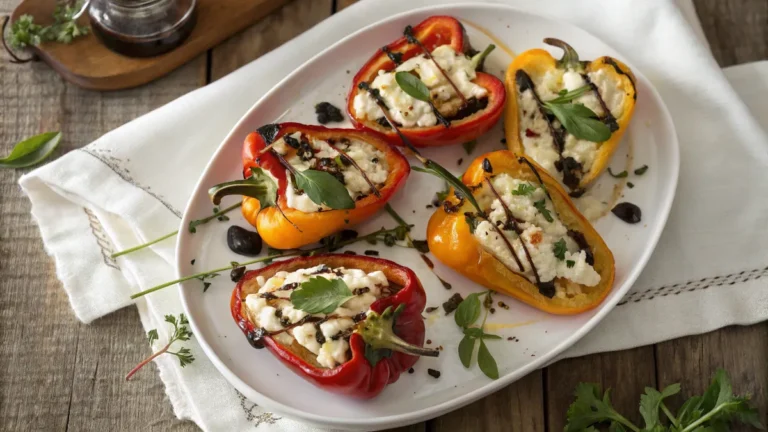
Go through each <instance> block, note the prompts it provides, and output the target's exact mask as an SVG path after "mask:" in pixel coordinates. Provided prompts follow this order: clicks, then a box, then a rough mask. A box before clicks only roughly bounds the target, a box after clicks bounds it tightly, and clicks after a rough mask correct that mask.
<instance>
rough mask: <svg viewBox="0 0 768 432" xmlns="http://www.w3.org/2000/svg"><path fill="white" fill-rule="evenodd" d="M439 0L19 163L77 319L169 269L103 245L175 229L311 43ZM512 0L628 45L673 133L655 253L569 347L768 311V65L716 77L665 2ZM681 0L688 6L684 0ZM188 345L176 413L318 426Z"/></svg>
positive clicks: (166, 302) (660, 336) (123, 301)
mask: <svg viewBox="0 0 768 432" xmlns="http://www.w3.org/2000/svg"><path fill="white" fill-rule="evenodd" d="M445 2H446V3H451V1H445ZM434 3H435V2H434V1H428V0H388V1H386V2H385V1H373V0H368V1H364V2H360V3H358V4H356V5H355V6H353V7H350V8H348V9H346V10H344V11H342V12H341V13H339V14H336V15H334V16H332V17H331V18H329V19H327V20H326V21H324V22H322V23H320V24H319V25H317V26H316V27H315V28H313V29H311V30H310V31H308V32H306V33H304V34H303V35H301V36H299V37H298V38H296V39H295V40H293V41H291V42H289V43H287V44H285V45H284V46H283V47H281V48H280V49H278V50H276V51H274V52H272V53H270V54H268V55H266V56H264V57H262V58H261V59H259V60H257V61H254V62H253V63H251V64H249V65H247V66H245V67H243V68H242V69H240V70H238V71H236V72H234V73H232V74H231V75H229V76H227V77H225V78H223V79H221V80H219V81H217V82H215V83H213V84H211V85H208V86H206V87H204V88H202V89H200V90H197V91H194V92H192V93H190V94H188V95H186V96H184V97H181V98H179V99H177V100H176V101H174V102H171V103H170V104H168V105H166V106H164V107H162V108H159V109H157V110H156V111H154V112H152V113H149V114H147V115H145V116H143V117H141V118H139V119H136V120H135V121H133V122H130V123H128V124H126V125H124V126H122V127H120V128H119V129H116V130H115V131H112V132H110V133H108V134H107V135H104V136H103V137H101V138H100V139H98V140H97V141H95V142H93V143H91V144H90V145H88V146H86V147H84V148H83V149H81V150H77V151H73V152H70V153H69V154H67V155H66V156H64V157H62V158H60V159H59V160H57V161H54V162H52V163H50V164H48V165H46V166H44V167H42V168H39V169H37V170H35V171H33V172H31V173H29V174H28V175H26V176H24V177H23V178H22V179H21V180H20V184H21V187H22V188H23V190H24V191H25V192H26V193H27V194H28V196H29V198H30V200H31V201H32V214H33V216H34V218H35V219H36V221H37V223H38V224H39V226H40V231H41V234H42V238H43V241H44V243H45V247H46V250H47V251H48V253H49V254H50V255H51V256H53V257H54V259H55V261H56V269H57V274H58V277H59V278H60V279H61V281H62V282H63V284H64V288H65V290H66V291H67V294H68V295H69V298H70V301H71V303H72V308H73V309H74V311H75V314H76V315H77V317H78V318H79V319H81V320H82V321H84V322H90V321H91V320H93V319H95V318H98V317H100V316H103V315H105V314H108V313H110V312H113V311H115V310H117V309H119V308H121V307H124V306H127V305H129V304H131V301H130V300H129V298H128V297H129V295H130V294H131V293H134V292H137V291H139V290H141V289H145V288H147V287H150V286H153V285H155V284H158V283H160V282H163V281H167V280H171V279H174V271H173V267H172V264H171V263H173V262H174V260H173V254H174V242H173V240H167V241H164V242H162V243H159V244H157V245H155V246H153V247H152V248H151V251H144V252H142V253H136V254H131V255H127V256H125V257H122V258H119V259H117V260H113V259H110V258H109V255H110V254H111V253H112V251H115V250H121V249H124V248H127V247H130V246H133V245H135V244H138V243H142V242H145V241H148V240H150V239H153V238H157V237H159V236H161V235H163V234H165V233H167V232H170V231H173V230H175V229H177V228H178V225H179V218H180V216H181V211H182V210H183V209H184V207H185V203H186V202H187V200H188V198H189V196H190V194H191V192H192V188H193V186H194V184H195V182H196V179H197V177H198V176H199V174H200V172H201V170H202V169H203V167H204V166H205V164H206V162H207V160H208V158H209V156H210V155H211V154H212V152H213V151H214V149H215V148H216V147H217V146H218V144H219V143H220V142H221V141H222V139H223V138H224V137H225V135H226V134H227V132H228V131H229V129H230V128H231V127H232V126H233V125H234V124H235V122H236V121H237V120H238V119H239V118H240V116H241V115H242V114H243V113H245V111H246V110H247V109H248V108H249V107H250V106H251V105H252V103H253V102H255V101H256V100H258V99H259V98H260V97H261V96H262V95H263V94H264V93H265V92H266V91H267V90H268V89H270V88H271V87H272V86H274V85H275V84H276V83H277V82H278V81H279V80H280V79H281V78H282V77H283V76H284V75H285V74H286V73H288V72H289V71H292V70H294V69H295V68H296V67H298V66H299V65H300V64H301V63H302V62H303V61H305V60H306V59H307V58H308V57H309V54H307V53H315V52H319V51H320V50H322V49H323V48H324V47H326V46H328V45H329V44H330V43H332V42H334V41H336V40H338V39H340V38H342V37H344V36H346V35H347V34H349V33H351V32H353V31H354V30H357V29H358V28H360V27H363V26H365V25H367V24H370V23H372V22H374V21H376V20H378V19H379V18H380V17H383V16H387V15H390V14H393V13H396V12H401V11H404V10H409V9H413V8H416V7H420V6H424V5H427V4H434ZM507 3H511V4H513V5H515V6H516V7H518V8H521V9H526V10H529V11H532V12H537V13H542V14H546V15H551V16H554V17H555V18H558V19H561V20H564V21H570V22H572V23H574V24H576V25H579V26H581V27H583V28H585V29H587V30H588V31H590V32H592V33H593V34H595V35H596V36H598V37H600V38H601V39H603V40H605V41H606V42H607V43H609V44H610V45H612V46H613V47H615V48H616V49H617V50H618V51H619V52H622V53H623V54H624V56H626V59H627V60H629V62H631V63H632V64H633V65H635V66H636V67H637V68H638V69H640V70H641V71H642V72H643V73H644V74H645V75H646V76H647V77H648V78H649V79H650V80H651V81H652V82H653V84H654V85H655V86H656V88H657V89H658V90H659V92H660V93H661V95H662V97H663V98H664V100H665V102H666V104H667V106H668V107H669V109H670V111H671V113H672V116H673V118H674V122H675V125H676V127H677V131H678V134H679V137H680V145H681V159H682V164H681V171H680V181H679V186H678V190H677V197H676V200H675V204H674V207H673V210H672V213H671V216H670V218H669V222H668V224H667V227H666V230H665V232H664V235H663V236H662V239H661V241H660V243H659V245H658V247H657V248H656V252H655V253H654V255H653V257H652V258H651V261H650V262H649V263H648V266H647V267H646V269H645V271H644V272H643V274H642V276H641V277H640V279H639V280H638V281H637V283H636V284H635V286H634V287H633V289H632V291H630V293H629V294H628V296H627V297H626V298H625V299H624V300H623V301H622V303H621V305H620V306H618V307H616V309H615V310H614V311H613V312H612V313H611V314H610V315H609V316H608V317H607V319H605V321H603V322H602V323H601V324H600V325H599V326H598V327H597V328H596V329H595V330H594V331H592V332H591V333H590V334H589V335H588V336H587V337H585V338H584V339H583V340H582V341H581V342H579V343H578V344H577V345H576V346H575V347H574V348H572V349H571V350H569V351H568V352H567V353H566V354H565V356H576V355H584V354H587V353H593V352H599V351H609V350H618V349H624V348H629V347H634V346H639V345H644V344H650V343H654V342H659V341H663V340H667V339H671V338H675V337H679V336H683V335H688V334H695V333H701V332H706V331H709V330H713V329H716V328H719V327H723V326H727V325H731V324H750V323H754V322H758V321H760V320H765V319H768V309H766V305H768V294H766V293H768V291H767V290H765V285H766V284H765V281H766V280H768V277H766V276H768V249H767V248H765V244H768V200H765V199H764V193H762V191H763V190H764V186H765V185H766V184H768V169H766V168H768V138H767V137H766V133H765V131H764V129H762V128H761V126H760V125H759V123H758V121H757V120H756V117H759V119H760V121H762V124H763V127H766V128H768V102H766V96H768V79H767V78H766V77H768V63H760V64H755V65H752V66H740V67H737V68H732V69H729V70H727V71H726V74H725V75H724V74H723V72H722V71H721V70H720V69H719V68H718V67H717V64H716V63H715V61H714V60H713V58H712V56H711V54H710V52H709V49H708V47H707V46H706V42H704V43H702V40H701V30H700V28H698V27H697V25H694V26H691V25H689V24H688V23H686V20H685V18H684V15H683V13H682V12H681V9H679V8H678V6H677V5H676V3H675V2H673V1H671V0H668V1H665V0H653V1H646V2H638V1H636V0H621V1H618V0H614V1H608V0H606V1H603V2H597V1H586V0H585V1H578V2H577V1H556V0H543V1H537V2H528V1H524V0H519V1H512V0H510V1H508V2H507ZM683 3H684V5H685V7H684V8H683V9H682V10H684V11H687V12H688V13H690V12H691V11H692V8H690V2H688V1H686V2H683ZM726 78H728V79H730V81H731V83H730V84H729V82H728V80H727V79H726ZM732 85H733V87H732ZM734 88H735V90H734ZM740 96H741V97H742V98H743V100H742V99H741V98H740ZM744 101H746V104H745V102H744ZM750 109H751V112H750ZM137 306H138V308H139V312H140V316H141V320H142V323H143V325H144V327H145V328H146V329H151V328H158V329H160V330H161V331H163V330H165V326H164V325H163V324H162V317H163V315H164V314H178V313H179V312H181V311H182V307H181V305H180V302H179V298H178V294H177V292H176V290H175V289H167V290H164V291H161V292H158V293H156V294H153V295H151V296H147V297H145V298H143V299H141V300H139V301H138V302H137ZM164 336H167V335H164ZM161 337H162V336H161ZM189 345H190V346H191V347H192V351H193V353H194V354H195V355H196V357H197V361H195V362H194V363H193V364H192V365H191V366H189V367H186V368H184V369H183V370H182V369H181V368H180V367H179V366H178V363H177V362H176V361H175V359H173V358H169V356H161V357H159V358H158V360H157V364H158V367H159V369H160V376H161V378H162V380H163V382H164V383H165V385H166V390H167V392H168V396H169V398H170V400H171V403H172V404H173V407H174V411H175V413H176V415H177V416H178V417H179V418H183V419H191V420H193V421H195V422H196V423H197V424H198V425H200V427H201V428H203V429H204V430H212V431H215V430H250V429H252V428H253V426H254V424H255V425H257V426H259V430H292V431H298V430H311V429H310V428H309V427H307V426H305V425H301V424H299V423H296V422H293V421H291V420H288V419H279V418H278V417H277V416H274V415H272V414H271V413H267V412H264V411H263V410H262V409H261V408H259V407H256V406H255V405H254V404H252V403H250V402H248V401H247V400H245V399H244V398H243V397H242V396H240V395H239V394H238V393H237V392H236V391H235V390H234V389H233V388H232V387H231V386H230V385H229V384H228V383H227V382H226V381H225V380H224V378H222V377H221V376H220V375H219V374H218V373H217V371H216V370H215V368H214V367H213V365H212V364H211V363H210V362H209V361H208V360H207V359H206V358H205V355H204V354H203V353H202V351H201V350H200V349H199V347H198V346H197V345H196V343H195V342H194V338H193V340H192V341H190V343H189Z"/></svg>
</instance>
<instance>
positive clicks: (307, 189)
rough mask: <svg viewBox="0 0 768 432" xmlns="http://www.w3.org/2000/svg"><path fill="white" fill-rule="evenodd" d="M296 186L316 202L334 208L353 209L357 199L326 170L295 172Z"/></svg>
mask: <svg viewBox="0 0 768 432" xmlns="http://www.w3.org/2000/svg"><path fill="white" fill-rule="evenodd" d="M294 178H295V179H296V187H298V188H299V189H301V190H303V191H304V193H306V194H307V196H308V197H309V199H311V200H312V202H313V203H315V204H322V205H326V206H328V207H330V208H332V209H335V210H339V209H353V208H355V201H354V200H353V199H352V197H350V196H349V191H348V190H347V188H346V187H345V186H344V185H343V184H342V183H341V182H340V181H339V180H338V179H337V178H336V177H334V176H332V175H331V174H328V173H327V172H325V171H318V170H311V169H310V170H306V171H296V172H295V173H294Z"/></svg>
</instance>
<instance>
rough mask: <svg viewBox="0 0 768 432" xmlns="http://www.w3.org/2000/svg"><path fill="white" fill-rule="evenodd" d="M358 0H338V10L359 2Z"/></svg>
mask: <svg viewBox="0 0 768 432" xmlns="http://www.w3.org/2000/svg"><path fill="white" fill-rule="evenodd" d="M357 1H358V0H336V12H338V11H340V10H342V9H344V8H346V7H349V6H352V5H353V4H355V3H357Z"/></svg>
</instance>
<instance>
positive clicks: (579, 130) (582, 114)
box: [544, 102, 611, 142]
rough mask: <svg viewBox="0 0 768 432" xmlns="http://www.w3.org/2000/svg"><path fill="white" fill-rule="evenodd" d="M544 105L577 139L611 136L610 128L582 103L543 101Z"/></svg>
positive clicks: (603, 138)
mask: <svg viewBox="0 0 768 432" xmlns="http://www.w3.org/2000/svg"><path fill="white" fill-rule="evenodd" d="M544 105H545V106H546V107H547V108H548V109H549V110H550V111H552V114H554V115H555V117H557V119H558V120H560V123H562V124H563V127H564V128H565V130H567V131H568V133H570V134H571V135H573V136H574V137H576V138H578V139H583V140H587V141H592V142H603V141H607V140H608V139H610V138H611V129H610V128H609V127H608V126H606V124H605V123H603V122H602V121H600V120H598V119H597V118H595V117H597V116H596V115H595V113H594V112H593V111H592V110H591V109H589V108H587V107H585V106H584V105H582V104H575V103H569V104H552V103H548V102H545V103H544Z"/></svg>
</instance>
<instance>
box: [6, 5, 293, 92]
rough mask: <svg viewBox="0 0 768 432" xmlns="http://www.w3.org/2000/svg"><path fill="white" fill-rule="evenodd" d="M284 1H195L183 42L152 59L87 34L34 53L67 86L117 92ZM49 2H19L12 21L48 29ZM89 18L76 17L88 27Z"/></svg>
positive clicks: (161, 71)
mask: <svg viewBox="0 0 768 432" xmlns="http://www.w3.org/2000/svg"><path fill="white" fill-rule="evenodd" d="M288 1H289V0H197V24H196V25H195V28H194V30H192V33H191V34H190V35H189V37H188V38H187V40H186V41H184V43H183V44H182V45H181V46H179V47H178V48H176V49H175V50H173V51H170V52H168V53H166V54H162V55H159V56H157V57H150V58H132V57H126V56H123V55H121V54H117V53H114V52H112V51H110V50H109V49H107V47H105V46H104V45H103V44H102V43H101V42H100V41H99V39H98V38H97V37H96V36H94V35H93V33H92V32H91V33H90V34H88V35H87V36H84V37H80V38H77V39H75V40H74V41H73V42H72V43H71V44H61V43H55V42H51V43H43V44H41V45H40V46H39V47H35V48H33V49H34V52H35V53H36V54H37V55H38V56H39V57H40V59H42V60H43V61H44V62H46V63H48V65H50V66H51V67H52V68H53V69H54V70H56V72H58V73H59V74H60V75H61V76H63V77H64V79H66V80H67V81H69V82H71V83H73V84H76V85H78V86H80V87H84V88H87V89H92V90H119V89H125V88H130V87H136V86H139V85H141V84H145V83H148V82H150V81H152V80H154V79H157V78H159V77H161V76H163V75H165V74H167V73H169V72H171V71H172V70H174V69H176V68H178V67H179V66H181V65H183V64H184V63H186V62H188V61H190V60H192V59H193V58H195V57H197V56H198V55H199V54H200V53H202V52H204V51H206V50H208V49H210V48H212V47H213V46H215V45H217V44H218V43H220V42H222V41H223V40H225V39H227V38H228V37H230V36H232V35H233V34H235V33H237V32H239V31H240V30H243V29H244V28H246V27H248V26H249V25H251V24H253V23H254V22H256V21H258V20H259V19H261V18H263V17H264V16H266V15H269V14H270V13H271V12H272V11H274V10H275V9H277V8H278V7H280V6H282V5H283V4H285V3H287V2H288ZM55 3H56V2H55V1H53V0H23V1H22V2H21V4H20V5H19V6H18V7H17V8H16V10H14V11H13V13H12V14H11V19H12V20H16V19H18V17H19V16H21V15H24V14H29V15H32V16H33V17H35V22H37V23H40V24H46V25H47V24H50V23H51V22H52V21H53V18H52V13H53V8H54V6H55ZM87 15H88V14H84V16H82V17H80V21H79V22H81V24H87V23H88V16H87Z"/></svg>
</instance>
